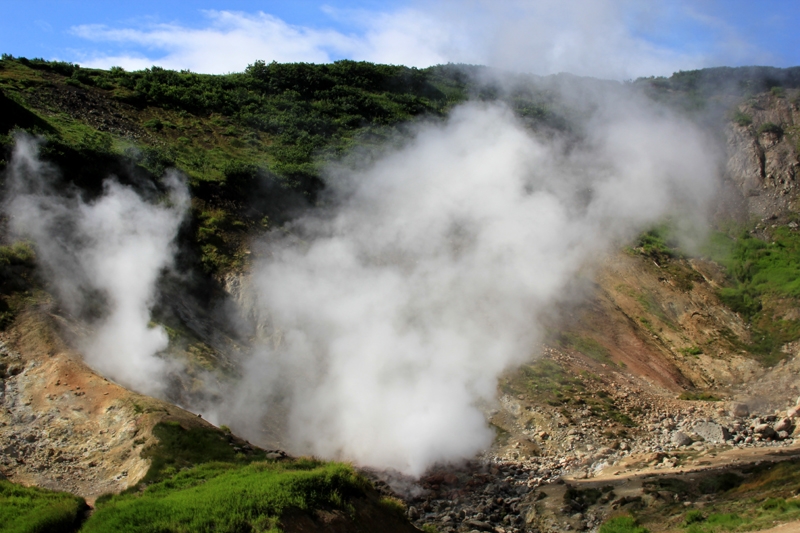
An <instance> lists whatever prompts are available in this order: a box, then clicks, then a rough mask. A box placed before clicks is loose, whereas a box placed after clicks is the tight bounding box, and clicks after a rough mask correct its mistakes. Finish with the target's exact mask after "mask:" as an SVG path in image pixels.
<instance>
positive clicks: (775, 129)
mask: <svg viewBox="0 0 800 533" xmlns="http://www.w3.org/2000/svg"><path fill="white" fill-rule="evenodd" d="M758 133H770V134H772V135H777V136H778V137H781V136H782V135H783V128H782V127H780V126H779V125H778V124H775V123H773V122H765V123H763V124H762V125H761V126H759V128H758Z"/></svg>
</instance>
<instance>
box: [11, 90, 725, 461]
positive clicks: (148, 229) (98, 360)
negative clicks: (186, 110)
mask: <svg viewBox="0 0 800 533" xmlns="http://www.w3.org/2000/svg"><path fill="white" fill-rule="evenodd" d="M612 92H613V91H612ZM585 96H586V95H585V94H583V93H580V94H575V95H573V96H572V97H574V98H585ZM604 98H606V101H603V102H599V103H598V102H594V103H592V102H588V103H587V102H585V101H584V102H583V105H582V107H580V109H581V110H582V111H581V112H587V113H589V112H590V113H591V114H592V117H591V118H590V119H589V120H588V125H587V126H586V128H585V130H584V131H583V132H582V134H581V135H580V137H581V138H580V141H575V140H574V139H573V140H572V141H570V142H569V143H568V142H566V141H559V140H558V139H555V140H553V139H549V140H542V139H540V138H538V137H536V136H535V135H534V134H532V133H531V132H530V131H529V130H527V129H526V128H525V127H524V126H523V125H522V124H521V123H520V122H519V121H518V119H517V118H515V116H514V115H513V113H512V112H511V111H510V110H509V109H508V108H506V107H504V106H503V105H500V104H480V103H470V104H466V105H462V106H460V107H458V108H456V109H455V110H453V112H452V113H451V115H450V117H449V118H448V119H447V121H446V122H444V123H428V124H426V125H422V126H420V127H419V128H418V130H417V131H416V133H415V134H414V135H413V136H412V137H411V138H410V139H409V140H408V141H407V143H406V144H405V146H403V147H402V148H398V149H395V150H394V151H392V152H390V153H387V154H384V155H383V156H382V157H380V158H378V159H377V160H376V161H374V162H372V163H371V164H369V165H368V166H366V167H362V169H361V170H355V171H354V170H347V169H345V168H339V169H333V170H331V171H330V176H329V179H328V184H329V187H328V191H327V194H328V195H329V197H328V198H327V199H326V205H327V206H328V207H327V208H320V209H316V210H315V211H314V212H312V213H311V214H309V215H307V216H305V217H303V218H300V219H298V220H297V221H295V222H294V223H293V224H292V226H291V227H289V228H288V231H285V230H286V229H287V228H284V229H283V230H281V231H279V232H274V233H273V234H271V235H269V236H268V238H267V239H266V240H265V241H264V242H262V243H261V244H260V245H259V246H256V247H254V249H255V251H256V254H254V255H256V256H258V257H257V258H256V259H255V260H254V263H253V265H252V269H251V272H250V278H249V283H250V284H251V285H252V288H253V289H254V290H253V291H250V292H249V296H251V297H252V299H253V303H252V306H253V309H246V310H245V311H246V312H244V313H243V315H244V316H252V315H253V314H255V316H257V317H258V320H259V326H260V327H259V329H258V331H260V334H259V338H258V339H257V341H256V343H255V348H254V350H253V353H252V355H251V356H250V357H249V359H248V360H246V361H243V362H242V364H243V366H244V372H243V376H244V377H243V378H242V379H241V381H240V382H239V383H236V385H235V387H233V390H232V391H228V392H227V393H226V394H224V396H225V398H226V399H225V401H224V402H223V403H221V404H219V405H214V406H204V412H206V413H207V414H209V415H211V416H212V418H216V419H218V420H220V421H221V422H225V423H227V424H229V425H231V426H233V427H234V429H236V430H237V432H239V433H242V434H244V435H247V436H250V437H251V438H256V439H258V438H259V436H260V435H261V427H262V426H261V424H262V421H263V420H264V418H265V417H267V418H272V419H275V418H280V417H281V416H285V424H286V426H285V428H284V429H285V435H284V437H285V439H287V442H286V443H287V444H288V445H289V447H290V449H291V450H292V451H294V452H301V453H311V454H315V455H319V456H322V457H327V458H340V459H348V460H353V461H355V462H357V463H359V464H362V465H369V466H375V467H384V468H394V469H396V470H399V471H402V472H404V473H408V474H412V475H419V474H421V473H422V472H424V470H425V469H426V468H427V467H429V466H431V465H432V464H435V463H437V462H447V461H453V460H458V459H460V458H467V457H471V456H473V455H474V454H475V453H476V452H478V451H480V450H481V449H483V448H485V447H486V446H488V445H489V444H490V443H491V440H492V437H493V432H492V431H491V430H490V429H489V428H488V426H487V424H486V421H485V418H484V416H483V413H482V410H481V408H482V407H484V406H487V405H490V404H491V403H492V402H493V401H494V398H495V394H496V386H497V379H498V376H499V375H500V374H501V373H502V372H503V371H504V370H506V369H508V368H510V367H513V366H514V365H517V364H519V363H521V362H523V361H525V360H528V359H530V358H531V357H532V356H534V355H535V354H534V350H535V349H536V346H537V344H538V343H539V342H540V340H541V331H540V324H541V319H542V318H543V317H544V316H545V315H546V314H547V313H548V312H550V310H551V308H552V307H553V306H555V305H557V304H558V303H560V302H561V301H562V300H564V294H565V293H568V292H570V285H571V282H572V281H573V280H574V279H575V278H576V276H577V275H578V274H579V273H581V274H582V273H585V272H587V271H590V268H591V265H593V264H596V263H597V259H598V258H599V257H601V256H602V255H603V254H604V253H605V252H606V251H607V250H609V249H611V248H612V247H613V246H614V245H618V244H621V243H623V242H625V240H626V239H630V238H631V237H632V236H633V235H634V234H635V232H637V231H640V230H641V229H642V228H643V227H645V226H646V225H648V224H650V223H653V222H655V221H657V220H659V219H661V218H662V217H663V216H665V215H666V214H668V213H674V212H676V210H678V211H680V212H682V213H684V214H685V215H693V216H694V215H696V214H698V213H703V212H704V210H705V208H706V204H707V203H708V202H709V201H710V200H711V198H712V196H713V194H714V190H715V176H716V175H717V164H718V159H717V152H716V151H715V149H714V148H713V145H712V144H711V143H709V142H708V141H707V140H706V138H705V136H704V135H703V134H702V133H701V132H700V131H699V130H698V129H697V128H695V127H694V126H692V125H691V124H690V123H688V122H687V121H685V120H680V119H678V118H675V117H674V116H670V115H669V114H666V113H665V112H663V111H661V110H658V109H656V108H654V107H652V106H649V105H646V104H645V103H644V102H643V101H640V100H639V99H637V98H636V97H635V95H634V94H632V93H631V94H628V93H626V92H625V91H622V93H621V94H616V95H615V96H613V97H612V96H609V95H606V96H605V97H604ZM576 108H577V107H576ZM8 176H9V178H8V180H7V182H8V189H9V191H8V195H9V196H8V199H7V203H6V206H5V208H6V212H7V213H8V214H9V215H10V223H11V228H12V230H13V231H14V232H16V233H17V234H18V235H23V236H26V237H28V238H30V239H32V240H33V242H34V243H35V246H36V250H37V254H38V257H39V260H40V263H41V264H42V266H43V268H44V270H45V272H46V274H48V277H49V279H50V280H51V283H52V285H53V286H54V288H55V289H56V292H57V294H58V295H59V297H60V299H61V301H62V302H63V304H64V305H65V306H67V308H68V309H70V310H71V311H73V312H75V313H82V314H83V315H86V313H87V310H88V311H90V312H91V313H90V314H92V313H93V314H94V315H95V316H96V317H99V318H96V319H95V322H94V324H93V326H94V328H93V331H94V333H93V334H91V335H90V336H89V338H88V339H87V340H86V341H85V342H84V344H83V346H82V349H83V351H84V353H85V355H86V359H87V361H88V362H89V364H91V365H92V366H93V367H95V368H96V369H97V370H98V371H100V372H102V373H104V374H106V375H108V376H109V377H112V378H114V379H116V380H118V381H120V382H122V383H124V384H126V385H128V386H130V387H132V388H134V389H136V390H139V391H142V392H146V393H150V394H155V395H162V393H163V392H164V385H165V383H164V378H165V376H166V374H167V373H168V371H169V370H174V369H170V368H168V363H167V362H166V361H165V360H164V359H162V358H160V357H159V356H158V352H159V351H161V350H163V349H165V348H166V347H167V337H166V334H165V332H164V331H163V329H162V328H160V327H151V326H150V325H149V320H150V315H149V311H150V308H151V306H152V304H153V301H154V297H155V286H156V281H157V278H158V276H159V274H160V273H161V272H162V270H163V269H165V268H167V267H169V265H170V264H171V261H172V256H173V253H174V249H173V247H174V245H173V240H174V238H175V235H176V233H177V231H178V228H179V226H180V224H181V221H182V219H183V217H184V214H185V212H186V209H187V206H188V202H189V198H188V192H187V190H186V187H185V185H184V184H183V183H182V182H181V180H180V179H179V178H178V176H177V175H176V174H171V175H168V176H167V177H166V178H165V180H164V185H165V186H166V188H167V189H168V191H169V195H168V196H169V202H168V203H166V204H162V205H158V204H153V203H148V202H146V201H144V200H143V199H142V197H141V196H140V195H138V194H137V193H136V192H134V191H133V190H132V189H131V188H128V187H125V186H123V185H120V184H119V183H118V182H116V181H114V180H108V181H107V182H106V183H105V185H104V191H103V194H102V195H101V196H100V197H99V198H97V199H96V200H93V201H85V200H83V199H81V198H80V197H79V196H78V195H77V194H75V193H72V194H64V192H63V191H58V190H57V188H56V187H55V186H54V183H55V181H56V180H55V178H54V170H53V169H52V168H50V167H49V166H47V165H46V164H44V163H42V162H40V161H39V159H38V158H37V145H36V143H35V142H34V141H32V140H31V139H29V138H26V137H20V138H18V142H17V145H16V149H15V153H14V157H13V159H12V163H11V166H10V169H9V172H8ZM212 411H213V413H212Z"/></svg>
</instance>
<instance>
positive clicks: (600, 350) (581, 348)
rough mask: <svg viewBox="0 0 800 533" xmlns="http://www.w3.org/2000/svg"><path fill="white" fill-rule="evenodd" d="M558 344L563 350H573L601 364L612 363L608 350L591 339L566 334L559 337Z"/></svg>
mask: <svg viewBox="0 0 800 533" xmlns="http://www.w3.org/2000/svg"><path fill="white" fill-rule="evenodd" d="M558 343H559V345H560V346H561V347H562V348H573V349H575V350H576V351H578V352H580V353H582V354H583V355H585V356H587V357H590V358H592V359H594V360H595V361H599V362H601V363H611V362H612V361H611V356H610V355H609V353H608V349H607V348H606V347H605V346H603V345H602V344H600V343H599V342H597V341H596V340H594V339H593V338H591V337H584V336H581V335H576V334H574V333H564V334H562V335H560V336H559V339H558Z"/></svg>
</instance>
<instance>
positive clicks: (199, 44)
mask: <svg viewBox="0 0 800 533" xmlns="http://www.w3.org/2000/svg"><path fill="white" fill-rule="evenodd" d="M207 15H208V17H209V19H210V21H211V24H210V26H209V27H207V28H202V29H194V28H186V27H184V26H180V25H177V24H157V25H153V26H150V27H147V28H145V29H113V28H108V27H106V26H96V25H84V26H77V27H75V28H73V32H74V33H75V34H76V35H78V36H79V37H83V38H85V39H89V40H92V41H97V42H111V43H117V44H120V45H126V44H128V45H135V46H139V47H143V48H144V49H145V50H147V51H149V52H150V54H148V56H147V57H144V55H143V54H141V53H139V54H133V53H123V54H119V55H95V56H87V57H86V59H85V61H84V62H85V64H86V65H87V66H95V67H109V66H112V65H118V66H121V67H124V68H129V69H137V68H143V66H148V67H149V66H151V65H153V64H158V65H159V66H163V67H166V68H172V69H189V70H193V71H196V72H207V73H225V72H234V71H242V70H244V68H245V67H246V66H247V65H248V64H250V63H252V62H253V61H254V60H256V59H265V60H267V61H273V60H274V61H278V62H293V61H304V62H311V63H325V62H328V61H331V57H332V55H331V52H332V51H337V50H350V49H353V48H354V44H353V38H352V37H348V36H346V35H343V34H341V33H338V32H336V31H332V30H323V31H320V30H314V29H311V28H304V27H300V26H292V25H290V24H287V23H286V22H284V21H282V20H280V19H278V18H276V17H273V16H272V15H268V14H265V13H258V14H256V15H247V14H243V13H232V12H228V11H209V12H207ZM158 51H162V52H166V53H165V54H164V53H162V54H157V53H156V54H154V53H153V52H158ZM151 54H152V55H151Z"/></svg>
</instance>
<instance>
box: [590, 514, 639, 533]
mask: <svg viewBox="0 0 800 533" xmlns="http://www.w3.org/2000/svg"><path fill="white" fill-rule="evenodd" d="M599 533H650V530H649V529H647V528H646V527H642V526H640V525H639V523H638V522H637V521H636V519H635V518H634V517H632V516H617V517H614V518H611V519H610V520H606V521H605V522H604V523H603V525H601V526H600V529H599Z"/></svg>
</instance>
